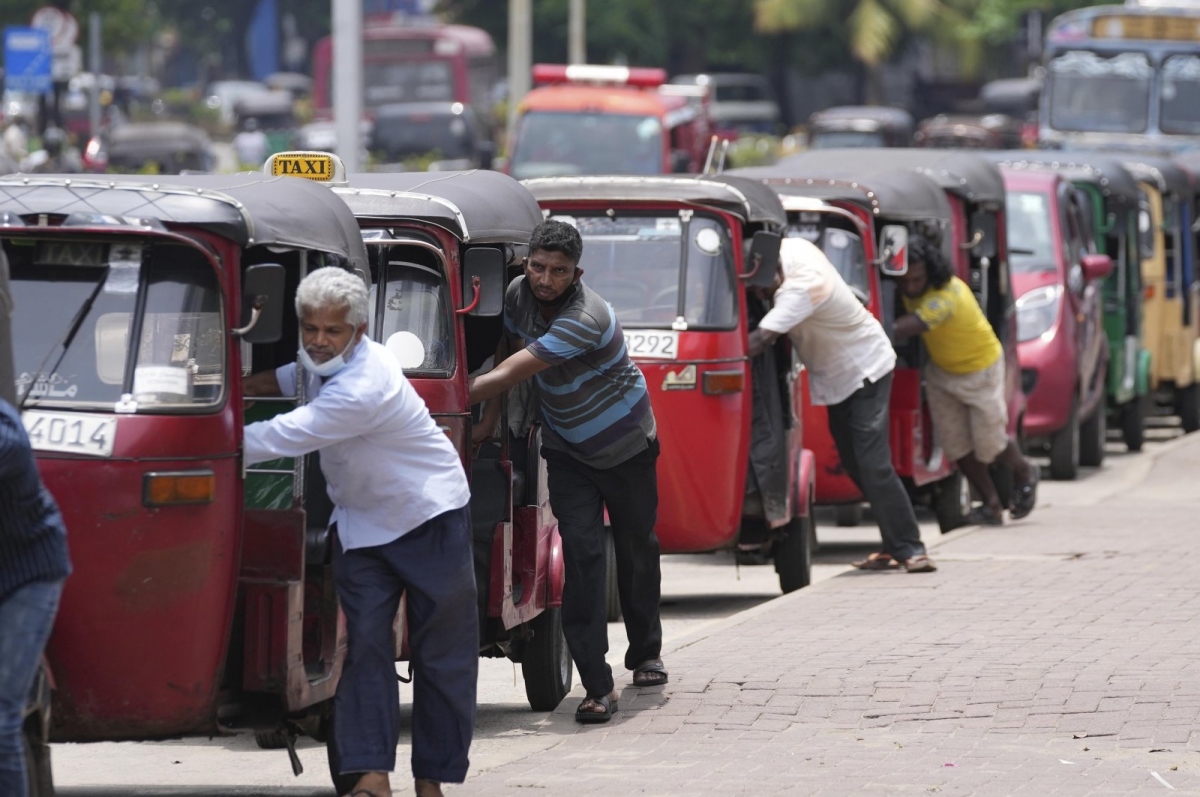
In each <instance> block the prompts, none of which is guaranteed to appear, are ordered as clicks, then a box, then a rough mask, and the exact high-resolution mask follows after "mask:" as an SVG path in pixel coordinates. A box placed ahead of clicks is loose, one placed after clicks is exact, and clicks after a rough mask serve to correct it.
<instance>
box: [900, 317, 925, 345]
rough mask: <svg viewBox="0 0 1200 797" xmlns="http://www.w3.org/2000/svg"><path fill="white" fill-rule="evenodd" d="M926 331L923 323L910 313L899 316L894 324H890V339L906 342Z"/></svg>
mask: <svg viewBox="0 0 1200 797" xmlns="http://www.w3.org/2000/svg"><path fill="white" fill-rule="evenodd" d="M928 331H929V327H927V326H925V322H924V321H922V320H921V319H919V318H917V317H916V316H915V315H914V314H912V313H909V314H908V315H903V316H900V317H899V318H897V319H896V323H894V324H892V338H893V339H894V340H897V341H900V340H908V339H909V338H912V337H916V336H917V335H920V334H921V333H923V332H928Z"/></svg>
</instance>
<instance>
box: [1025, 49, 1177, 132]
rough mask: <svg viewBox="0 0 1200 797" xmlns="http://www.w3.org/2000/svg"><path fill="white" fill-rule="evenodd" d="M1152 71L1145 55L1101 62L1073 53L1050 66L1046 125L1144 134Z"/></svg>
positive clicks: (1092, 55) (1087, 54)
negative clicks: (1048, 106)
mask: <svg viewBox="0 0 1200 797" xmlns="http://www.w3.org/2000/svg"><path fill="white" fill-rule="evenodd" d="M1153 76H1154V71H1153V69H1152V68H1151V67H1150V62H1149V61H1148V60H1147V58H1146V56H1145V55H1142V54H1140V53H1121V54H1120V55H1115V56H1113V57H1112V58H1104V57H1103V56H1100V55H1097V54H1096V53H1093V52H1085V51H1072V52H1068V53H1064V54H1063V55H1060V56H1059V57H1058V58H1055V59H1054V60H1053V61H1051V62H1050V64H1049V68H1048V70H1047V75H1046V80H1047V83H1048V84H1049V97H1050V126H1051V127H1053V128H1054V129H1055V130H1065V131H1097V132H1107V133H1142V132H1145V131H1146V126H1147V124H1148V122H1149V117H1150V83H1151V79H1152V78H1153Z"/></svg>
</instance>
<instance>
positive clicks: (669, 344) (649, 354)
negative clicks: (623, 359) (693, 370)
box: [625, 329, 679, 360]
mask: <svg viewBox="0 0 1200 797" xmlns="http://www.w3.org/2000/svg"><path fill="white" fill-rule="evenodd" d="M625 348H626V349H628V350H629V356H630V357H645V358H650V359H658V360H674V359H678V357H679V333H678V332H674V331H670V332H668V331H663V330H650V329H627V330H625Z"/></svg>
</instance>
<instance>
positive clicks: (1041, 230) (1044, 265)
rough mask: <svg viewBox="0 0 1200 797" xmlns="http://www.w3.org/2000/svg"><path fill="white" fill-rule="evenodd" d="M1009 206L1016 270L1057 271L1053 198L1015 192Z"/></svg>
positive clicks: (1011, 254) (1012, 258)
mask: <svg viewBox="0 0 1200 797" xmlns="http://www.w3.org/2000/svg"><path fill="white" fill-rule="evenodd" d="M1006 210H1007V213H1006V216H1007V219H1008V228H1007V230H1008V254H1009V262H1010V264H1011V266H1012V270H1013V271H1015V272H1016V273H1018V274H1038V273H1046V272H1053V271H1054V270H1055V269H1056V266H1055V247H1054V233H1053V229H1052V225H1051V218H1052V216H1051V210H1050V201H1049V198H1048V197H1047V196H1046V195H1045V194H1036V193H1029V192H1012V193H1010V194H1008V199H1007V202H1006Z"/></svg>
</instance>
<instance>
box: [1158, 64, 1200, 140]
mask: <svg viewBox="0 0 1200 797" xmlns="http://www.w3.org/2000/svg"><path fill="white" fill-rule="evenodd" d="M1161 86H1162V87H1161V89H1160V92H1159V98H1160V100H1161V101H1162V116H1161V118H1160V119H1159V126H1160V127H1162V129H1163V132H1164V133H1189V134H1195V133H1200V57H1197V56H1194V55H1172V56H1171V57H1170V58H1167V59H1166V60H1165V61H1163V67H1162V83H1161Z"/></svg>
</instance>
